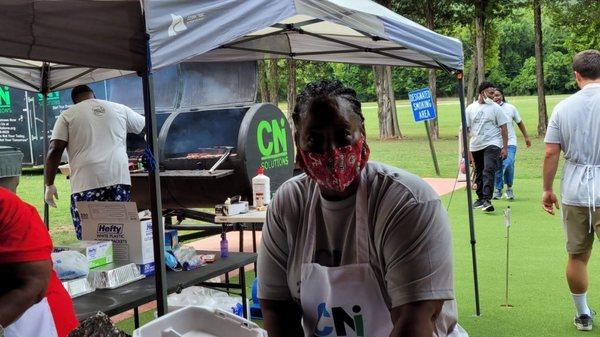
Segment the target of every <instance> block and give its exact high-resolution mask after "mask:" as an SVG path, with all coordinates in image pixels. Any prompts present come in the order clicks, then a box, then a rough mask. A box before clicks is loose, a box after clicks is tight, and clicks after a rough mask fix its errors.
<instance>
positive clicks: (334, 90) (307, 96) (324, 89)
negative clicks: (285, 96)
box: [292, 80, 365, 125]
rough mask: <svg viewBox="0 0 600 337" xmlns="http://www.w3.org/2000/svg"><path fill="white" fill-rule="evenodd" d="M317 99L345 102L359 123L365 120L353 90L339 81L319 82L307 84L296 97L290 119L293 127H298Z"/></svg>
mask: <svg viewBox="0 0 600 337" xmlns="http://www.w3.org/2000/svg"><path fill="white" fill-rule="evenodd" d="M319 98H326V99H327V98H328V99H334V100H335V99H337V98H341V99H344V100H346V101H347V102H348V103H350V106H351V107H352V112H354V113H355V114H357V115H358V116H359V117H360V119H361V121H363V122H364V120H365V118H364V116H363V114H362V111H361V104H360V101H359V100H358V98H357V97H356V91H354V89H352V88H348V87H345V86H344V85H343V84H342V82H340V81H339V80H321V81H320V82H313V83H309V84H308V85H306V87H305V88H304V90H303V91H302V92H301V93H300V95H298V98H297V99H296V106H295V107H294V112H293V113H292V119H293V120H294V124H295V125H299V122H300V120H301V119H302V117H304V116H305V115H306V113H307V111H308V108H309V107H310V106H311V103H312V102H313V101H314V100H315V99H319Z"/></svg>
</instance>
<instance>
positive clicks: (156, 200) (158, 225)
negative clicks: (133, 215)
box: [142, 56, 168, 317]
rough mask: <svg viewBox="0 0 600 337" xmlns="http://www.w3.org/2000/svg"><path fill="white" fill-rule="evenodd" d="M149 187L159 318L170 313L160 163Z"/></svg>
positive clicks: (148, 96) (151, 137)
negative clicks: (168, 307)
mask: <svg viewBox="0 0 600 337" xmlns="http://www.w3.org/2000/svg"><path fill="white" fill-rule="evenodd" d="M149 58H150V56H148V61H147V68H146V72H145V73H144V74H143V76H142V85H143V90H144V115H145V117H146V139H147V144H148V149H147V150H149V151H150V153H151V154H152V156H153V157H154V158H158V146H157V139H156V134H157V132H156V114H155V113H154V86H153V82H152V66H151V64H150V60H149ZM148 186H149V188H150V210H151V212H152V236H153V237H154V241H153V243H154V269H155V279H156V309H157V313H158V316H159V317H160V316H163V315H164V314H166V313H167V312H168V310H167V272H166V268H165V263H164V256H165V252H164V250H163V249H164V242H165V232H164V227H163V220H162V200H161V191H160V175H159V170H158V162H156V163H155V164H152V163H151V164H150V167H149V168H148Z"/></svg>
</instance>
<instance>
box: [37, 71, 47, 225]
mask: <svg viewBox="0 0 600 337" xmlns="http://www.w3.org/2000/svg"><path fill="white" fill-rule="evenodd" d="M49 70H50V67H49V66H48V63H46V62H44V63H43V64H42V69H41V71H42V88H41V89H42V90H41V94H42V97H43V98H42V114H43V115H44V136H43V137H44V138H43V141H44V151H43V154H44V158H42V163H44V175H43V176H44V179H43V180H44V181H43V182H42V188H43V190H42V195H44V196H45V194H46V182H45V181H46V174H47V173H48V172H46V165H45V163H46V157H47V156H48V145H49V144H48V111H47V110H46V103H47V100H48V75H49V74H48V71H49ZM33 105H34V106H35V99H34V101H33ZM34 122H35V120H34ZM44 224H46V229H48V230H49V229H50V209H49V207H48V204H47V203H46V200H45V198H44Z"/></svg>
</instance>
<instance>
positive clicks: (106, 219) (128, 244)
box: [77, 201, 154, 275]
mask: <svg viewBox="0 0 600 337" xmlns="http://www.w3.org/2000/svg"><path fill="white" fill-rule="evenodd" d="M77 209H78V210H79V214H80V216H81V234H82V237H83V239H84V240H95V241H112V244H113V254H114V261H115V262H120V263H135V264H137V265H138V266H139V267H140V269H141V270H142V273H144V274H146V275H148V274H151V273H153V272H154V249H153V246H152V221H147V220H145V221H140V219H139V216H138V212H137V206H136V204H135V202H118V201H94V202H78V203H77Z"/></svg>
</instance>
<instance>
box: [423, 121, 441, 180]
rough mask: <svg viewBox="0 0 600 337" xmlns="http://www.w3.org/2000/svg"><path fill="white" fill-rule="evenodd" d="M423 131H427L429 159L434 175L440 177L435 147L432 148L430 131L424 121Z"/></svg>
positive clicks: (426, 122)
mask: <svg viewBox="0 0 600 337" xmlns="http://www.w3.org/2000/svg"><path fill="white" fill-rule="evenodd" d="M425 130H426V131H427V139H429V150H430V151H431V158H432V159H433V166H434V167H435V173H436V174H437V175H438V177H439V176H440V167H439V166H438V161H437V155H436V154H435V147H434V146H433V140H432V139H431V131H430V130H429V121H425Z"/></svg>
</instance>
